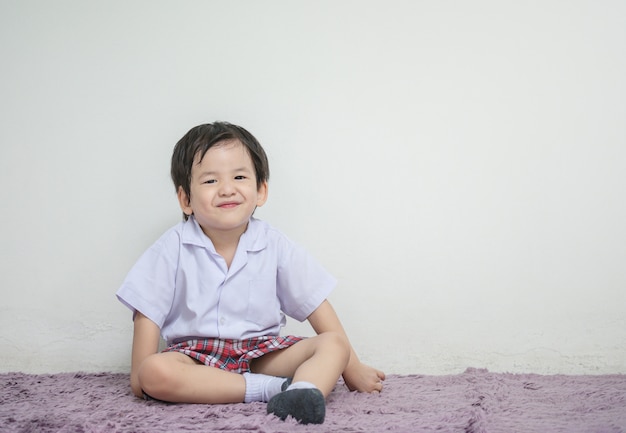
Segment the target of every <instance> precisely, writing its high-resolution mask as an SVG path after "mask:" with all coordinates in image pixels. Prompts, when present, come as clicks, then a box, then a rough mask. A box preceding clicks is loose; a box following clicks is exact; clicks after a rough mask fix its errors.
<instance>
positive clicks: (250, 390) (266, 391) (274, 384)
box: [243, 373, 287, 403]
mask: <svg viewBox="0 0 626 433" xmlns="http://www.w3.org/2000/svg"><path fill="white" fill-rule="evenodd" d="M243 378H244V379H245V380H246V395H245V397H244V400H243V401H244V402H245V403H251V402H253V401H263V402H268V401H270V398H272V397H274V396H275V395H276V394H278V393H279V392H281V391H282V389H281V388H282V386H283V383H285V380H287V379H285V378H284V377H276V376H268V375H267V374H256V373H244V374H243Z"/></svg>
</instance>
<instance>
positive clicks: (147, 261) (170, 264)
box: [116, 230, 180, 328]
mask: <svg viewBox="0 0 626 433" xmlns="http://www.w3.org/2000/svg"><path fill="white" fill-rule="evenodd" d="M179 253H180V236H179V233H177V232H176V231H174V230H170V231H168V232H166V233H165V234H164V235H163V236H162V237H161V238H160V239H159V240H158V241H157V242H155V243H154V244H153V245H152V246H151V247H150V248H149V249H148V250H147V251H146V252H145V253H144V254H143V255H142V256H141V257H140V258H139V260H138V261H137V263H136V264H135V265H134V266H133V267H132V269H131V270H130V272H129V273H128V275H127V276H126V279H125V280H124V282H123V284H122V286H121V287H120V289H119V290H118V291H117V293H116V296H117V298H118V299H119V300H120V301H121V302H122V303H123V304H124V305H126V306H127V307H128V308H130V309H131V310H133V312H136V311H139V312H141V314H143V315H144V316H146V317H147V318H148V319H150V320H152V321H153V322H154V323H156V324H157V325H158V326H159V328H162V327H163V324H164V322H165V320H166V318H167V316H168V313H169V312H170V310H171V308H172V303H173V300H174V292H175V288H176V272H177V268H178V257H179Z"/></svg>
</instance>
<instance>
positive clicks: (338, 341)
mask: <svg viewBox="0 0 626 433" xmlns="http://www.w3.org/2000/svg"><path fill="white" fill-rule="evenodd" d="M321 336H323V337H324V338H325V341H324V344H325V345H332V346H333V350H334V351H335V353H336V355H337V356H340V357H342V358H345V361H346V362H348V360H349V359H350V342H349V341H348V339H347V338H346V336H345V335H342V334H340V333H338V332H325V333H323V334H321Z"/></svg>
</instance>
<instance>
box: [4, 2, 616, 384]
mask: <svg viewBox="0 0 626 433" xmlns="http://www.w3.org/2000/svg"><path fill="white" fill-rule="evenodd" d="M0 38H1V39H0V41H1V43H0V58H1V64H2V66H1V67H0V110H1V111H0V114H1V119H2V120H1V122H2V126H1V128H0V144H1V147H0V184H1V186H2V188H0V199H1V202H2V221H1V224H0V240H1V244H0V254H1V261H0V290H2V299H1V301H0V347H2V350H1V351H0V369H1V370H2V371H15V370H20V371H24V372H32V373H38V372H58V371H78V370H82V371H127V370H128V369H129V364H130V346H131V334H132V323H131V313H130V311H128V310H127V309H126V308H125V307H124V306H123V305H122V304H120V303H119V302H118V301H117V300H116V299H115V296H114V293H115V291H116V290H117V288H118V287H119V285H120V284H121V282H122V280H123V279H124V277H125V275H126V273H127V272H128V270H129V269H130V267H131V266H132V265H133V263H134V262H135V261H136V259H137V258H138V257H139V255H140V254H141V253H142V252H143V251H144V250H145V249H146V248H147V247H148V246H149V245H150V244H152V242H154V241H155V240H156V239H157V238H158V236H160V235H161V234H162V233H163V232H164V231H165V230H166V229H167V228H169V227H170V226H172V225H174V224H176V223H177V222H178V221H179V220H180V215H181V214H180V210H179V208H178V204H177V201H176V197H175V193H174V188H173V186H172V185H171V183H170V179H169V158H170V155H171V151H172V148H173V146H174V144H175V143H176V141H177V140H178V139H179V138H180V137H181V136H182V135H183V134H184V133H185V132H186V131H187V130H188V129H190V128H191V127H193V126H195V125H197V124H200V123H206V122H211V121H214V120H226V121H230V122H233V123H237V124H240V125H242V126H244V127H246V128H247V129H249V130H250V131H251V132H252V133H253V134H254V135H255V136H256V137H257V138H258V139H259V140H260V141H261V143H262V144H263V145H264V146H265V148H266V150H267V153H268V155H269V157H270V166H271V179H270V198H269V202H268V203H267V204H266V205H265V206H264V207H263V208H262V209H259V211H258V214H257V216H259V217H261V218H263V219H266V220H268V221H269V222H271V223H272V224H273V225H274V226H276V227H278V228H280V229H281V230H283V231H284V232H285V233H287V234H288V235H289V236H290V237H291V238H292V239H294V240H295V241H297V242H299V243H301V244H303V245H304V246H305V247H306V248H308V249H309V250H310V251H311V252H312V254H314V255H315V257H316V258H317V259H318V260H319V261H321V262H322V263H323V264H324V265H325V266H326V267H327V268H328V269H329V270H330V271H331V272H332V273H333V274H334V275H336V277H337V278H338V279H339V285H338V287H337V290H336V292H335V293H334V294H333V295H332V298H331V302H332V303H333V304H334V306H335V308H336V309H337V311H338V313H339V315H340V317H341V319H342V321H343V323H344V325H345V327H346V328H347V330H348V332H349V335H350V337H351V340H352V342H353V344H354V346H355V348H356V350H357V352H358V353H359V354H360V355H361V358H362V360H363V361H365V362H367V363H370V364H372V365H374V366H376V367H379V368H381V369H384V370H385V371H386V372H387V373H399V374H408V373H423V374H447V373H457V372H460V371H463V370H464V369H465V368H466V367H469V366H473V367H483V368H488V369H490V370H492V371H516V372H521V371H524V372H537V373H568V374H570V373H613V372H621V373H625V372H626V290H625V289H626V266H625V262H626V228H625V221H626V200H625V197H626V133H625V132H626V126H625V125H626V122H625V121H626V85H625V78H624V77H626V3H624V2H622V1H619V0H614V1H554V0H552V1H550V0H548V1H545V0H542V1H528V2H520V1H496V0H493V1H487V0H477V1H471V2H463V1H447V0H443V1H414V0H406V1H397V0H396V1H382V0H381V1H377V0H359V1H335V0H322V1H308V2H304V1H292V0H280V1H263V2H259V1H237V2H232V1H205V0H203V1H185V2H168V1H154V0H150V1H147V0H146V1H89V2H85V1H82V0H58V1H54V2H50V1H45V0H41V1H35V0H23V1H9V0H0ZM287 332H297V333H304V334H307V335H310V333H311V331H310V328H309V327H308V325H307V324H306V323H305V324H304V325H301V324H298V323H293V322H290V324H289V325H288V329H287Z"/></svg>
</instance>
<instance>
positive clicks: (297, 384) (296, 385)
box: [286, 380, 317, 391]
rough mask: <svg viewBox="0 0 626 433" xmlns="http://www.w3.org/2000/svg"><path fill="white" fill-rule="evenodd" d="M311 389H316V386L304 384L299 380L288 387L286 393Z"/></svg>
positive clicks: (308, 383)
mask: <svg viewBox="0 0 626 433" xmlns="http://www.w3.org/2000/svg"><path fill="white" fill-rule="evenodd" d="M311 388H315V389H317V386H315V385H313V384H312V383H311V382H305V381H303V380H301V381H299V382H294V383H292V384H291V385H289V386H288V387H287V389H286V391H289V390H290V389H311Z"/></svg>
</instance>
